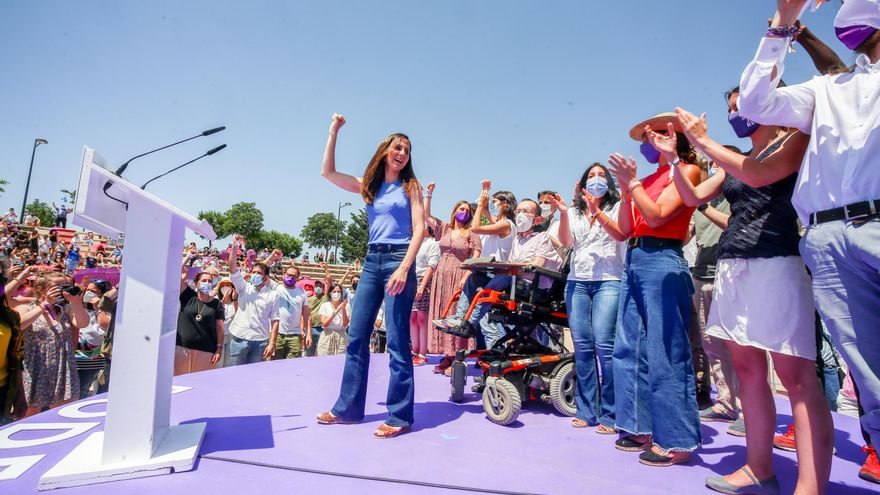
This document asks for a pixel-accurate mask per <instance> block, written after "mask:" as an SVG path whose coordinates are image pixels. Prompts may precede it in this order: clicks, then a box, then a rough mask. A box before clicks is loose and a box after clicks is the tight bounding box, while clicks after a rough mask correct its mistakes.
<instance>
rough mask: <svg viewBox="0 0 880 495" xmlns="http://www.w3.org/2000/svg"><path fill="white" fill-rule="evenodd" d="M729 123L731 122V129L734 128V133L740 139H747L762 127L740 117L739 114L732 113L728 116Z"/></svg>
mask: <svg viewBox="0 0 880 495" xmlns="http://www.w3.org/2000/svg"><path fill="white" fill-rule="evenodd" d="M727 121H728V122H730V127H733V132H735V133H736V137H738V138H747V137H749V136H751V135H752V134H754V133H755V131H757V130H758V127H761V124H758V123H757V122H752V121H751V120H749V119H747V118H745V117H742V116H740V114H739V112H730V114H728V115H727Z"/></svg>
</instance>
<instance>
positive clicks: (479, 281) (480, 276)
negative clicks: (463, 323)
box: [459, 272, 512, 349]
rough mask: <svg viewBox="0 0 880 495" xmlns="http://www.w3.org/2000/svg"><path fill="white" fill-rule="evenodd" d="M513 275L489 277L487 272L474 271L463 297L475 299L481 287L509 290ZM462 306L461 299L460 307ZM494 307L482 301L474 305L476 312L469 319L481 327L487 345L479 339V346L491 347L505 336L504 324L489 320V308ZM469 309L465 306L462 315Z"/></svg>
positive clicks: (472, 323)
mask: <svg viewBox="0 0 880 495" xmlns="http://www.w3.org/2000/svg"><path fill="white" fill-rule="evenodd" d="M511 280H512V277H511V276H510V275H495V276H494V277H492V278H489V277H488V276H487V275H486V274H485V273H480V272H474V273H472V274H471V276H470V277H468V279H467V282H465V284H464V289H462V291H461V292H462V294H461V297H462V299H464V298H465V297H467V301H473V299H474V296H476V295H477V292H479V291H480V288H484V289H491V290H495V291H509V290H510V283H511ZM460 306H461V300H459V307H460ZM490 309H492V305H491V304H490V303H480V304H477V305H476V306H475V307H474V312H473V313H471V317H470V319H469V320H468V321H469V322H470V323H471V325H473V326H474V327H476V328H479V329H480V332H481V333H482V337H483V339H482V340H483V341H484V343H485V345H481V344H482V343H479V340H481V339H479V338H478V339H477V341H478V343H479V345H478V346H477V347H483V348H488V349H491V348H492V346H493V345H495V342H498V340H500V339H501V337H504V334H505V333H506V331H505V329H504V326H503V325H500V324H497V323H492V322H490V321H489V318H488V316H487V315H488V314H489V310H490ZM466 311H467V307H465V308H464V311H462V313H461V315H460V316H464V313H465V312H466Z"/></svg>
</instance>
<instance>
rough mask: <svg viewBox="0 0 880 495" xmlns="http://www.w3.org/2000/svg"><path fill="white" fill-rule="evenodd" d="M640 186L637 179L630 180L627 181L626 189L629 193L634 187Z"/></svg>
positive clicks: (640, 182) (640, 183)
mask: <svg viewBox="0 0 880 495" xmlns="http://www.w3.org/2000/svg"><path fill="white" fill-rule="evenodd" d="M641 185H642V181H640V180H639V179H632V180H630V181H629V184H627V186H626V187H627V188H628V189H629V190H630V191H632V190H633V189H635V188H636V187H639V186H641Z"/></svg>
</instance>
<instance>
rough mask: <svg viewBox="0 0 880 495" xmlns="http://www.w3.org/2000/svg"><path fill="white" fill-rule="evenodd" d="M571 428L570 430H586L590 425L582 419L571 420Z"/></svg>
mask: <svg viewBox="0 0 880 495" xmlns="http://www.w3.org/2000/svg"><path fill="white" fill-rule="evenodd" d="M571 426H572V428H587V427H588V426H590V424H589V423H587V422H586V421H584V420H582V419H578V418H572V420H571Z"/></svg>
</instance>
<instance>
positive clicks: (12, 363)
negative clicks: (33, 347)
mask: <svg viewBox="0 0 880 495" xmlns="http://www.w3.org/2000/svg"><path fill="white" fill-rule="evenodd" d="M26 276H27V274H26V273H20V274H19V275H18V276H16V277H15V278H14V279H13V280H9V281H7V278H6V273H5V272H4V270H3V269H2V266H0V292H3V295H2V296H0V424H4V423H5V422H6V420H7V418H8V417H9V415H10V413H11V411H12V404H14V403H15V397H13V396H12V395H11V394H10V391H11V390H15V389H17V388H18V387H12V385H13V384H16V383H17V382H18V380H19V373H20V372H21V358H20V357H19V356H18V355H17V353H16V349H17V348H19V346H20V345H21V338H22V335H21V319H20V317H19V314H18V312H16V311H15V310H13V309H12V308H10V307H9V304H8V303H7V298H6V287H7V284H8V283H9V282H13V281H15V285H16V286H18V285H21V282H22V281H23V280H24V277H26Z"/></svg>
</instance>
